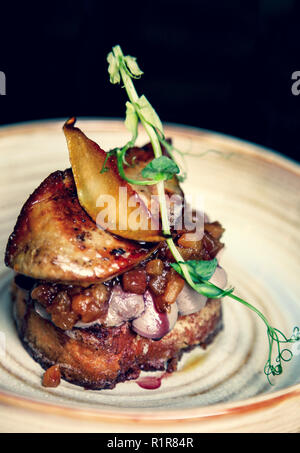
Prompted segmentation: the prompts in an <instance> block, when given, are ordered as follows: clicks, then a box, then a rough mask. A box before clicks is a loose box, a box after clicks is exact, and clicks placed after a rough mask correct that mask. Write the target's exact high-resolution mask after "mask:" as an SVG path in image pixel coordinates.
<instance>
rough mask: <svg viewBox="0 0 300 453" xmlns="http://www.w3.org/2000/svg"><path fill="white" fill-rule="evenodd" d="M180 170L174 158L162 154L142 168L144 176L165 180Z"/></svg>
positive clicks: (155, 179)
mask: <svg viewBox="0 0 300 453" xmlns="http://www.w3.org/2000/svg"><path fill="white" fill-rule="evenodd" d="M179 171H180V170H179V168H178V166H177V165H176V163H175V162H174V161H173V160H172V159H170V158H169V157H167V156H160V157H157V158H156V159H153V160H152V161H151V162H149V164H148V165H147V166H146V167H145V168H144V169H143V170H142V176H143V178H150V179H153V180H154V181H165V180H167V179H171V178H172V177H173V176H174V175H176V174H177V173H179Z"/></svg>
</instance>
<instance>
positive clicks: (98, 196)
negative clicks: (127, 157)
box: [63, 118, 164, 242]
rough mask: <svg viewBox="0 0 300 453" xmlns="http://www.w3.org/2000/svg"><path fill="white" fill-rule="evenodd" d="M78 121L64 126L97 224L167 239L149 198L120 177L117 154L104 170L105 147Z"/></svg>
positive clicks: (81, 190)
mask: <svg viewBox="0 0 300 453" xmlns="http://www.w3.org/2000/svg"><path fill="white" fill-rule="evenodd" d="M75 122H76V119H75V118H70V119H69V120H68V121H67V122H66V123H65V125H64V127H63V130H64V133H65V136H66V139H67V144H68V149H69V155H70V162H71V166H72V171H73V175H74V179H75V184H76V188H77V194H78V199H79V202H80V204H81V206H82V207H83V208H84V209H85V210H86V212H87V213H88V214H89V216H90V217H91V218H92V219H93V220H94V221H95V222H96V223H97V225H98V226H100V227H101V228H103V229H105V230H108V231H110V232H111V233H114V234H116V235H118V236H121V237H124V238H126V239H132V240H135V241H145V242H158V241H161V240H164V237H163V236H162V235H161V231H160V230H159V219H157V216H156V218H154V217H153V216H152V214H151V212H150V209H149V208H150V202H149V199H148V198H146V199H145V197H143V198H142V197H141V196H140V194H139V193H138V192H136V191H135V190H134V188H133V187H132V186H131V185H130V184H128V183H127V182H126V181H125V180H124V179H122V178H121V177H120V175H119V172H118V168H117V164H116V160H115V159H114V158H109V159H108V160H107V162H106V164H105V167H106V168H107V170H106V171H105V172H101V169H102V168H103V165H104V163H105V159H106V153H105V151H103V150H102V149H101V148H100V147H99V146H98V145H97V143H95V142H93V141H92V140H90V139H89V138H87V137H86V136H85V135H84V134H83V132H81V130H80V129H78V128H77V127H74V125H75Z"/></svg>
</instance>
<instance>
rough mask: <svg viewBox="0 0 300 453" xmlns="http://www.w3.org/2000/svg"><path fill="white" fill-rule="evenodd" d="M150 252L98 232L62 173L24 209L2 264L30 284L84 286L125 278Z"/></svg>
mask: <svg viewBox="0 0 300 453" xmlns="http://www.w3.org/2000/svg"><path fill="white" fill-rule="evenodd" d="M116 250H122V254H119V253H115V251H116ZM151 251H153V247H151V245H150V246H147V247H146V246H142V245H139V244H138V243H137V242H133V241H128V240H125V239H120V238H116V237H114V236H112V235H111V234H109V233H108V232H105V231H103V230H101V229H99V228H97V225H96V224H95V223H94V222H93V221H92V220H91V219H90V218H89V216H88V215H87V214H86V212H85V211H84V210H83V209H82V207H81V206H80V204H79V202H78V198H77V193H76V188H75V184H74V180H73V176H72V172H71V170H66V171H64V172H62V171H56V172H54V173H52V174H51V175H50V176H48V178H46V179H45V181H44V182H42V184H41V185H40V186H39V187H38V188H37V189H36V190H35V192H34V193H33V194H32V195H31V196H30V197H29V199H28V201H27V202H26V203H25V205H24V207H23V209H22V211H21V214H20V216H19V218H18V221H17V224H16V226H15V229H14V232H13V233H12V234H11V236H10V238H9V241H8V245H7V250H6V258H5V263H6V265H7V266H10V267H12V268H13V269H14V270H15V271H17V272H19V273H22V274H25V275H29V276H31V277H34V278H38V279H46V280H52V281H63V282H66V281H69V282H77V283H78V284H86V283H92V282H95V281H97V282H101V281H104V280H108V279H110V278H112V277H113V276H115V275H118V274H119V273H120V272H124V270H126V269H129V268H130V267H132V266H135V265H136V264H138V263H139V262H140V261H141V260H143V259H144V258H146V257H147V256H148V254H149V253H151ZM123 252H124V253H123Z"/></svg>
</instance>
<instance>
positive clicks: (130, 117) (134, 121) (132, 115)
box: [125, 101, 139, 139]
mask: <svg viewBox="0 0 300 453" xmlns="http://www.w3.org/2000/svg"><path fill="white" fill-rule="evenodd" d="M138 121H139V117H138V115H137V113H136V111H135V108H134V106H133V105H132V104H131V102H129V101H127V102H126V119H125V126H126V128H127V129H128V130H129V132H131V134H132V137H133V139H134V138H136V137H137V133H138V131H137V128H138Z"/></svg>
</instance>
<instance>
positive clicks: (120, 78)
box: [101, 46, 300, 384]
mask: <svg viewBox="0 0 300 453" xmlns="http://www.w3.org/2000/svg"><path fill="white" fill-rule="evenodd" d="M107 61H108V63H109V67H108V72H109V75H110V81H111V83H113V84H117V83H121V82H122V83H123V87H124V88H125V90H126V93H127V95H128V98H129V101H127V102H126V119H125V126H126V127H127V129H128V130H129V132H130V133H131V139H130V140H129V142H128V143H126V144H125V145H124V146H123V147H122V148H116V149H114V150H112V151H110V152H109V153H108V155H107V159H108V158H109V157H110V156H111V155H115V156H116V158H117V165H118V171H119V173H120V176H121V177H122V178H123V179H125V180H126V181H128V182H129V183H131V184H137V185H153V184H156V186H157V192H158V197H159V205H160V215H161V222H162V230H163V236H164V237H165V238H166V243H167V245H168V247H169V249H170V251H171V253H172V255H173V257H174V259H175V262H174V263H172V264H171V266H172V267H173V268H174V269H175V270H176V271H177V272H178V273H179V274H180V275H181V276H182V277H183V278H184V279H185V280H186V282H187V283H188V284H189V285H190V286H191V287H192V288H193V289H194V290H195V291H197V292H198V293H199V294H202V295H204V296H206V297H208V298H214V299H218V298H223V297H226V296H227V297H230V298H231V299H233V300H235V301H237V302H240V303H241V304H243V305H245V306H246V307H247V308H249V309H250V310H252V311H253V312H254V313H256V314H257V315H258V316H259V317H260V318H261V320H262V321H263V322H264V324H265V325H266V327H267V338H268V344H269V353H268V358H267V361H266V364H265V367H264V373H265V374H266V376H267V379H268V381H269V383H270V384H272V382H271V380H270V377H271V376H277V375H279V374H281V373H282V371H283V367H282V364H283V362H288V361H290V360H291V359H292V357H293V353H292V351H291V350H290V349H288V348H282V345H287V344H291V343H294V342H297V341H299V340H300V329H299V328H298V327H295V328H294V330H293V333H292V335H291V337H289V338H288V337H286V336H285V335H284V333H282V332H281V331H280V330H278V329H276V328H275V327H272V326H271V325H270V323H269V321H268V320H267V318H266V317H265V316H264V315H263V313H262V312H261V311H260V310H258V309H257V308H256V307H254V306H253V305H251V304H250V303H248V302H247V301H245V300H244V299H242V298H240V297H238V296H236V295H235V294H234V288H228V289H224V290H223V289H221V288H219V287H217V286H215V285H214V284H213V283H211V282H210V281H209V280H210V278H211V277H212V275H213V274H214V272H215V270H216V267H217V264H218V263H217V260H216V259H215V258H214V259H213V260H208V261H201V260H189V261H184V259H183V258H182V256H181V254H180V252H179V250H178V248H177V247H176V244H175V243H174V240H173V238H172V235H171V230H170V224H169V219H168V210H167V204H166V198H165V190H164V181H167V180H168V179H170V178H172V177H173V176H174V175H176V176H177V178H178V179H179V181H182V180H183V179H185V177H186V173H185V172H183V171H182V170H181V169H180V168H179V165H178V164H177V162H176V160H175V158H174V154H175V153H178V154H180V155H183V154H185V153H183V152H182V151H180V150H178V149H176V148H175V147H174V146H173V145H172V144H170V143H169V142H168V141H167V140H166V138H165V135H164V129H163V125H162V123H161V120H160V118H159V116H158V115H157V113H156V111H155V110H154V108H153V107H152V105H151V104H150V102H149V101H148V99H147V98H146V97H145V96H144V95H142V96H139V95H138V94H137V92H136V90H135V87H134V85H133V81H132V79H138V78H140V77H141V75H142V74H143V72H142V71H141V69H140V68H139V66H138V64H137V62H136V58H134V57H131V56H124V55H123V52H122V49H121V47H120V46H115V47H113V49H112V52H110V53H109V54H108V57H107ZM139 122H141V124H142V125H143V127H144V129H145V131H146V133H147V135H148V136H149V139H150V142H151V144H152V148H153V153H154V159H153V160H152V161H151V162H150V163H149V164H148V165H147V166H146V167H145V168H144V169H143V170H142V177H143V178H145V179H143V180H133V179H130V178H128V177H127V176H126V174H125V171H124V165H125V166H126V165H129V164H128V163H127V161H126V152H127V151H128V149H129V148H131V147H133V146H134V145H135V143H136V140H137V137H138V123H139ZM162 147H164V149H165V150H166V152H167V153H168V155H169V157H167V156H165V155H163V154H162ZM106 162H107V160H106V161H105V163H104V165H103V168H102V169H101V172H105V171H107V169H106V168H105V164H106ZM274 346H275V349H276V352H277V355H276V357H275V359H274V358H273V347H274Z"/></svg>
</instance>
